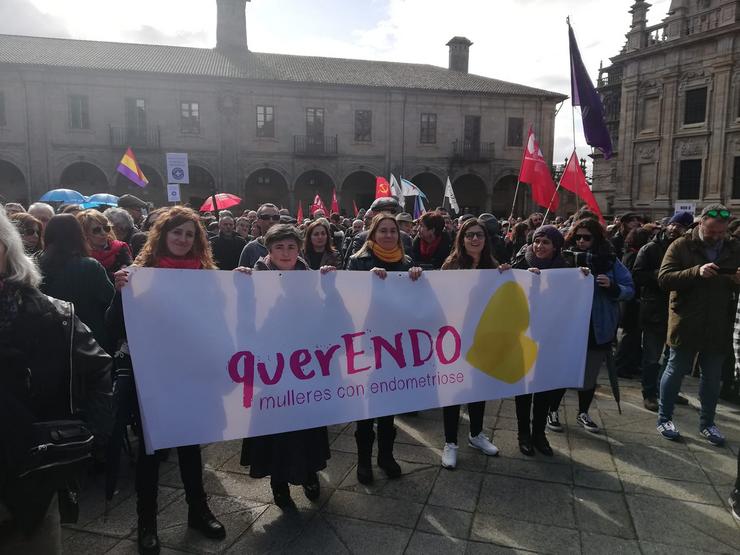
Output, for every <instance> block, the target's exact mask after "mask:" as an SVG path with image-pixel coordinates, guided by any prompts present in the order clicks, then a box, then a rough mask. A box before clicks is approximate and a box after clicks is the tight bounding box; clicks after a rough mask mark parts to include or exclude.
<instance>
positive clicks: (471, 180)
mask: <svg viewBox="0 0 740 555" xmlns="http://www.w3.org/2000/svg"><path fill="white" fill-rule="evenodd" d="M452 188H453V190H454V191H455V198H456V199H457V204H458V205H459V206H460V214H473V215H474V216H479V215H481V214H482V213H483V212H488V209H489V206H488V202H487V200H486V183H485V181H483V179H482V178H481V177H480V176H478V175H475V174H474V173H466V174H464V175H461V176H459V177H457V178H456V179H455V181H454V183H452Z"/></svg>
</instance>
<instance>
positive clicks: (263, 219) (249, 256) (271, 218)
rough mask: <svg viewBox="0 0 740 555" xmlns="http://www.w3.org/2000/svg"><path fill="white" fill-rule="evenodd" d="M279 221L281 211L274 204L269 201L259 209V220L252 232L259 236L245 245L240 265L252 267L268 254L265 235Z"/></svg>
mask: <svg viewBox="0 0 740 555" xmlns="http://www.w3.org/2000/svg"><path fill="white" fill-rule="evenodd" d="M279 222H280V211H279V210H278V207H277V206H275V205H274V204H272V203H269V202H268V203H265V204H263V205H261V206H260V207H259V208H258V209H257V220H256V221H255V222H254V225H253V226H252V233H255V232H257V233H259V237H257V238H256V239H255V240H254V241H250V242H249V243H248V244H247V246H246V247H244V249H243V250H242V254H241V256H240V257H239V266H245V267H247V268H251V267H253V266H254V264H255V263H256V262H257V261H258V260H259V259H260V258H262V257H263V256H267V254H268V253H267V247H266V246H265V243H264V240H263V237H264V235H265V233H267V230H268V229H270V228H271V227H272V226H273V225H275V224H276V223H279ZM255 228H256V229H255Z"/></svg>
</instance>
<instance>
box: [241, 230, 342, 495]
mask: <svg viewBox="0 0 740 555" xmlns="http://www.w3.org/2000/svg"><path fill="white" fill-rule="evenodd" d="M314 223H316V222H314ZM302 242H303V240H302V238H301V234H300V232H299V231H298V230H297V229H296V228H295V227H293V226H292V225H289V224H277V225H274V226H272V227H271V228H270V229H269V230H268V231H267V233H266V234H265V246H266V247H267V250H268V253H269V254H267V255H266V256H263V257H262V258H260V259H259V260H257V262H256V263H255V265H254V271H261V270H267V271H269V270H277V271H281V272H284V271H291V270H308V269H310V268H309V267H308V264H307V263H306V261H305V260H303V259H302V258H300V256H299V254H300V248H301V243H302ZM334 270H336V268H335V267H334V266H322V267H321V273H322V274H324V273H327V272H330V271H334ZM237 271H241V272H243V273H246V274H251V270H250V269H249V268H246V267H239V268H237ZM330 456H331V452H330V450H329V434H328V431H327V429H326V426H321V427H319V428H310V429H307V430H297V431H294V432H284V433H281V434H271V435H265V436H259V437H251V438H247V439H245V440H244V441H243V443H242V456H241V464H242V465H243V466H248V467H249V475H250V476H251V477H252V478H264V477H266V476H270V486H271V487H272V495H273V497H274V499H275V504H276V505H277V506H278V507H280V508H281V509H287V508H292V507H294V503H293V500H292V499H291V497H290V486H289V484H295V485H300V486H303V492H304V493H305V495H306V497H307V498H308V499H309V500H310V501H316V500H317V499H318V498H319V495H321V488H320V485H319V477H318V475H317V474H316V473H317V472H318V471H319V470H323V469H324V468H326V461H327V460H328V459H329V457H330Z"/></svg>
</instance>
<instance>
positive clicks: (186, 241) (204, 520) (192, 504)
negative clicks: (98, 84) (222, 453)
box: [106, 206, 226, 555]
mask: <svg viewBox="0 0 740 555" xmlns="http://www.w3.org/2000/svg"><path fill="white" fill-rule="evenodd" d="M136 266H143V267H145V268H175V269H181V270H201V269H206V270H214V269H216V265H215V264H214V262H213V257H212V255H211V249H210V245H209V244H208V238H207V237H206V233H205V231H204V230H203V227H202V226H201V225H200V218H199V216H198V214H197V213H196V212H194V211H193V210H191V209H190V208H184V207H182V206H174V207H172V208H170V209H168V210H167V211H166V212H164V213H163V214H162V215H161V216H160V217H159V219H158V220H157V223H156V224H155V225H154V227H153V228H152V230H151V231H150V232H149V236H148V238H147V242H146V244H145V245H144V248H143V249H142V250H141V252H140V253H139V256H138V257H137V258H136ZM115 280H116V281H115V285H116V295H115V297H114V299H113V302H112V303H111V306H110V309H109V310H108V313H107V314H106V323H107V324H108V328H109V330H110V333H111V336H112V337H114V338H115V339H116V341H117V343H118V345H119V351H118V353H117V354H116V358H117V359H118V358H119V357H121V358H126V357H128V343H127V341H126V327H125V321H124V315H123V305H122V301H121V289H122V288H123V287H125V286H126V284H127V283H128V272H127V271H126V270H120V271H119V272H117V273H116V275H115ZM133 371H134V378H135V377H136V368H134V369H133ZM134 413H135V414H136V416H137V418H138V419H139V422H138V428H139V429H140V430H143V427H142V425H141V421H140V417H139V410H138V408H136V409H135V410H134ZM177 459H178V462H179V464H180V477H181V478H182V483H183V485H184V486H185V499H186V501H187V503H188V527H190V528H195V529H196V530H198V531H200V532H201V533H202V534H203V535H204V536H205V537H207V538H211V539H223V538H224V537H226V530H225V529H224V527H223V525H222V524H221V523H220V522H219V521H218V520H217V519H216V517H215V516H213V513H212V512H211V509H210V508H209V507H208V499H207V496H206V492H205V489H204V488H203V462H202V459H201V454H200V446H199V445H188V446H184V447H178V448H177ZM158 489H159V455H158V454H157V453H156V452H155V453H153V454H152V455H147V453H146V447H145V442H144V438H143V437H141V438H140V441H139V453H138V456H137V458H136V495H137V498H136V512H137V515H138V544H139V553H144V554H147V555H149V554H154V553H159V550H160V544H159V537H158V536H157V492H158Z"/></svg>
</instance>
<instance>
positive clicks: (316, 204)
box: [308, 193, 327, 216]
mask: <svg viewBox="0 0 740 555" xmlns="http://www.w3.org/2000/svg"><path fill="white" fill-rule="evenodd" d="M317 210H321V211H323V212H324V216H326V215H327V213H326V205H325V204H324V201H323V200H321V197H320V196H319V194H318V193H316V196H315V197H314V198H313V204H312V205H311V206H309V207H308V211H309V212H310V213H311V215H312V216H313V213H314V212H316V211H317Z"/></svg>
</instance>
